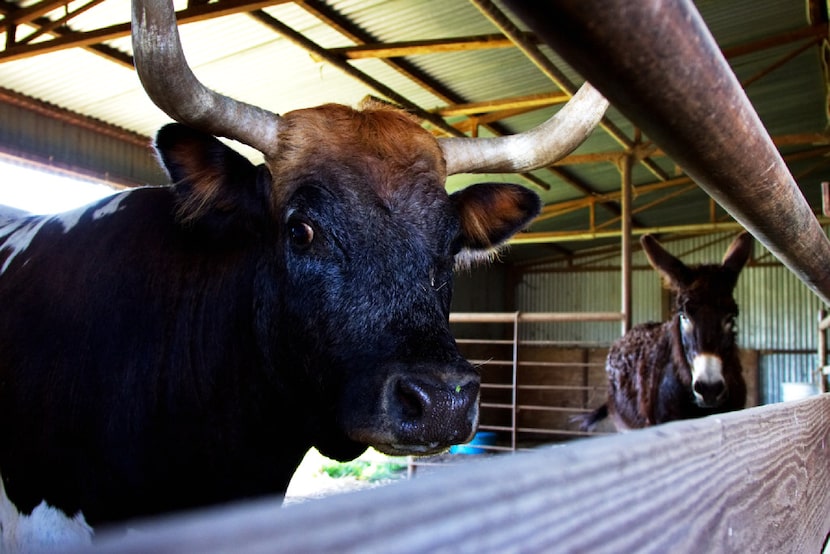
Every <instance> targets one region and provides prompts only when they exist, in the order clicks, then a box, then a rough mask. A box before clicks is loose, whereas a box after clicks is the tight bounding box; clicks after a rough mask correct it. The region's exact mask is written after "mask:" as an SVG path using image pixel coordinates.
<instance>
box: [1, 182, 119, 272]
mask: <svg viewBox="0 0 830 554" xmlns="http://www.w3.org/2000/svg"><path fill="white" fill-rule="evenodd" d="M129 194H130V193H129V191H128V192H122V193H120V194H115V195H113V196H109V197H107V198H104V199H103V200H101V201H99V202H98V203H97V204H94V205H92V206H82V207H80V208H77V209H74V210H70V211H68V212H64V213H61V214H56V215H36V216H27V217H23V218H22V219H11V220H9V221H5V222H2V220H0V243H1V244H0V253H6V252H9V255H8V257H7V258H6V260H5V261H4V262H3V266H2V267H0V275H2V274H3V273H4V272H5V271H6V269H8V267H9V266H10V265H11V263H12V261H14V259H15V258H16V257H17V256H18V255H19V254H20V253H21V252H23V251H25V250H26V249H27V248H28V247H29V245H30V244H31V243H32V240H34V238H35V236H37V234H38V233H39V232H40V230H41V229H42V228H43V226H44V225H46V224H47V223H59V224H60V226H61V228H62V230H63V233H64V234H66V233H68V232H69V231H71V230H72V229H73V228H75V226H76V225H77V224H78V222H79V221H80V220H81V218H82V217H83V216H84V214H86V213H87V212H88V211H89V210H93V209H94V211H93V212H92V219H93V220H98V219H102V218H104V217H107V216H109V215H112V214H114V213H116V212H118V211H119V210H121V209H123V206H122V205H121V203H122V202H123V201H124V199H125V198H126V197H127V195H129ZM18 213H21V214H24V215H25V213H24V212H18Z"/></svg>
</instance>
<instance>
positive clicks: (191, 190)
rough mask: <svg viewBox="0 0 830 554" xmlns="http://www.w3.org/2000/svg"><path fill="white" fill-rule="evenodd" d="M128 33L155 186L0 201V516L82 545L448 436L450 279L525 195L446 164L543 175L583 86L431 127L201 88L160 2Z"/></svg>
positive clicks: (509, 220) (502, 232)
mask: <svg viewBox="0 0 830 554" xmlns="http://www.w3.org/2000/svg"><path fill="white" fill-rule="evenodd" d="M133 33H134V34H133V39H134V52H135V60H136V69H137V70H138V72H139V76H140V77H141V80H142V83H143V85H144V87H145V89H146V90H147V92H148V94H149V95H150V97H151V98H152V99H153V100H154V101H155V102H156V103H157V104H158V105H159V106H160V107H162V108H163V109H164V110H165V111H166V112H167V113H168V115H170V116H171V117H173V118H174V119H176V120H177V121H179V122H180V123H183V124H186V125H187V126H185V125H179V124H172V125H169V126H167V127H165V128H163V129H162V130H161V131H160V133H159V135H158V137H157V140H156V148H157V151H158V153H159V157H160V159H161V161H162V163H163V165H164V166H165V168H166V169H167V171H168V173H169V175H170V177H171V180H172V182H173V185H172V186H170V187H161V188H144V189H138V190H134V191H129V192H125V193H121V194H119V195H117V196H114V197H112V198H110V199H105V200H102V201H100V202H98V203H96V204H95V205H92V206H90V207H87V208H85V209H81V210H77V211H75V212H71V213H68V214H62V215H59V216H51V217H49V216H44V217H3V216H2V215H0V241H2V242H0V306H2V310H0V436H2V437H3V440H2V441H0V474H2V484H3V485H4V489H5V490H3V489H0V512H3V513H6V514H8V513H11V512H14V514H19V513H22V514H28V513H29V512H31V511H32V510H33V509H35V512H33V514H34V513H39V512H38V510H40V509H41V507H42V506H51V507H56V508H58V509H59V510H61V511H62V512H64V513H65V514H66V515H69V516H78V517H76V518H75V519H76V521H75V523H76V524H77V523H79V522H78V521H77V520H79V518H80V523H79V525H76V526H75V527H79V528H80V531H79V532H78V534H80V535H84V534H88V530H89V528H88V527H87V526H86V523H85V522H88V523H90V524H92V525H97V524H99V523H106V522H113V521H121V520H125V519H128V518H133V517H136V516H142V515H149V514H157V513H162V512H168V511H172V510H180V509H186V508H190V507H196V506H204V505H209V504H215V503H220V502H225V501H230V500H237V499H241V498H247V497H254V496H259V495H263V494H272V493H279V492H283V491H284V490H285V488H286V486H287V483H288V481H289V479H290V477H291V474H292V473H293V471H294V469H295V468H296V466H297V464H298V463H299V461H300V459H301V458H302V456H303V454H304V453H305V452H306V451H307V449H308V448H309V447H311V446H316V447H318V448H319V449H320V450H321V451H322V452H323V453H324V454H326V455H329V456H332V457H334V458H337V459H349V458H352V457H354V456H356V455H358V454H359V453H360V452H362V451H363V450H364V449H365V448H366V446H367V445H371V446H374V447H376V448H378V449H380V450H381V451H384V452H387V453H392V454H427V453H432V452H438V451H440V450H442V449H444V448H446V447H447V446H449V445H451V444H454V443H459V442H464V441H466V440H468V439H469V438H470V437H471V436H472V434H473V433H474V432H475V428H476V425H477V418H478V407H477V401H478V391H479V377H478V374H477V372H476V370H475V369H474V368H473V367H471V366H470V364H469V363H468V362H466V361H465V360H464V359H463V358H462V357H461V356H460V355H459V353H458V351H457V348H456V345H455V341H454V340H453V338H452V336H451V335H450V333H449V328H448V313H449V307H450V300H451V294H452V282H451V281H452V271H453V268H454V267H455V266H457V265H458V264H459V263H460V264H462V265H464V264H469V263H471V262H475V261H477V260H487V259H489V257H490V256H491V255H492V253H493V251H494V250H495V249H496V248H498V247H499V246H500V245H501V244H503V243H504V242H505V241H506V240H507V239H508V238H509V237H510V236H511V235H513V234H514V233H515V232H517V231H519V230H521V229H522V228H524V227H525V226H526V225H527V224H528V223H529V222H530V221H531V219H532V218H533V217H534V216H535V215H536V214H537V213H538V211H539V207H540V206H539V200H538V197H537V196H536V195H535V194H533V193H531V192H529V191H527V190H526V189H524V188H522V187H520V186H517V185H506V184H494V183H485V184H480V185H475V186H472V187H468V188H467V189H464V190H462V191H460V192H457V193H455V194H452V195H448V194H447V193H446V192H445V189H444V186H445V180H446V177H447V175H449V174H454V173H463V172H514V171H515V172H523V171H530V170H532V169H534V168H538V167H542V166H546V165H549V164H551V163H553V162H554V161H555V160H557V159H559V158H561V157H563V156H564V155H566V154H567V153H569V152H570V151H571V150H572V149H573V148H575V147H576V146H577V145H578V144H580V143H581V142H582V140H584V138H585V137H586V136H587V135H588V133H590V131H591V129H592V128H593V127H594V126H595V125H596V123H597V122H598V121H599V119H600V118H601V117H602V114H603V113H604V111H605V108H606V107H607V102H606V101H605V99H604V98H602V96H600V95H599V94H597V93H596V92H595V91H594V90H593V89H592V88H591V87H590V86H589V85H587V84H586V85H585V86H584V87H583V89H582V90H581V91H580V92H579V93H577V94H576V95H575V96H574V98H573V100H572V101H571V102H569V104H568V105H567V106H565V107H563V108H562V109H561V110H560V111H559V112H558V113H557V114H556V115H555V116H554V117H553V118H551V119H550V120H548V121H547V122H545V123H543V124H542V125H540V126H539V127H538V128H536V129H532V130H530V131H528V132H526V133H522V134H521V135H517V136H514V137H501V138H498V139H465V138H458V139H456V138H452V139H438V140H436V139H435V137H433V136H432V135H431V134H430V133H429V132H427V131H426V130H424V129H423V128H422V127H421V126H420V125H419V124H418V123H417V122H416V121H414V120H413V119H411V118H410V117H408V116H407V115H406V114H404V113H403V112H401V111H398V110H394V109H390V108H388V107H386V106H379V107H378V106H368V107H365V108H364V109H362V110H360V111H357V110H352V109H351V108H347V107H344V106H339V105H324V106H320V107H318V108H313V109H307V110H297V111H295V112H290V113H288V114H285V115H283V116H280V115H277V114H273V113H270V112H267V111H266V110H262V109H260V108H256V107H253V106H249V105H247V104H244V103H241V102H237V101H234V100H231V99H229V98H226V97H223V96H221V95H218V94H216V93H215V92H213V91H210V90H208V89H206V88H204V87H203V85H201V83H199V82H198V81H197V80H196V79H195V77H194V76H193V74H192V73H191V72H190V70H189V68H188V67H187V64H186V62H185V61H184V57H183V54H182V53H181V46H180V44H179V42H178V35H177V32H176V25H175V16H174V14H173V12H172V4H171V3H170V2H169V1H168V0H135V1H134V4H133ZM195 129H199V130H195ZM213 135H218V136H225V137H229V138H234V139H236V140H240V141H242V142H244V143H245V144H247V145H249V146H253V147H254V148H257V149H258V150H260V151H261V152H262V153H263V154H264V155H265V164H264V165H262V166H258V167H255V166H254V165H252V164H251V163H250V162H248V161H247V160H246V159H244V158H243V157H242V156H240V155H239V154H237V153H235V152H234V151H233V150H231V149H229V148H228V147H226V146H224V145H223V144H222V143H221V142H220V141H218V140H217V139H216V138H214V136H213ZM9 503H10V505H11V508H9ZM18 511H19V512H18ZM80 516H83V517H80ZM4 517H5V516H4ZM84 518H85V521H84ZM0 525H2V526H4V527H3V529H4V531H3V533H4V536H6V535H9V534H13V533H7V530H8V529H10V527H11V525H12V522H11V521H9V520H6V521H0ZM76 530H77V529H76ZM87 538H88V537H87ZM21 540H22V539H18V542H20V541H21ZM36 540H40V539H36ZM21 544H22V543H21ZM36 544H37V543H36ZM39 544H41V545H42V544H43V543H39ZM18 546H19V545H18Z"/></svg>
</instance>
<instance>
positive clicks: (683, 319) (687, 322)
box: [679, 312, 692, 330]
mask: <svg viewBox="0 0 830 554" xmlns="http://www.w3.org/2000/svg"><path fill="white" fill-rule="evenodd" d="M679 315H680V327H682V328H683V329H684V330H686V329H689V328H691V326H692V320H691V319H689V316H687V315H686V314H685V313H683V312H680V314H679Z"/></svg>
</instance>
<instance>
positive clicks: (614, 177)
mask: <svg viewBox="0 0 830 554" xmlns="http://www.w3.org/2000/svg"><path fill="white" fill-rule="evenodd" d="M35 4H37V0H25V1H20V2H17V3H16V5H17V6H20V7H25V6H32V5H35ZM83 4H84V2H81V1H73V2H70V3H68V4H67V6H66V7H59V8H56V9H53V10H52V11H51V12H50V13H48V14H47V15H46V17H47V18H49V19H51V20H57V19H58V18H60V17H62V16H64V15H65V14H66V13H67V11H69V12H71V11H73V10H75V9H78V8H80V7H81V6H82V5H83ZM219 4H221V1H220V2H219ZM10 5H15V3H12V4H10ZM214 5H216V3H214ZM175 6H176V7H177V9H179V10H183V9H185V8H186V6H187V2H186V1H185V0H176V2H175ZM697 6H698V7H699V9H700V11H701V14H702V16H703V17H704V19H705V20H706V22H707V24H708V25H709V27H710V28H711V30H712V32H713V34H714V36H715V38H716V39H717V40H718V42H719V44H720V45H721V46H722V47H724V48H726V49H727V52H728V51H729V49H731V48H733V47H738V46H743V47H745V46H747V45H750V46H751V45H752V44H753V43H755V42H756V41H759V40H761V39H764V40H767V41H769V43H768V44H765V45H763V47H762V46H758V45H756V48H750V52H749V53H744V54H741V55H734V56H731V57H730V58H729V61H730V63H731V64H732V66H733V68H734V69H735V71H736V73H737V75H738V76H739V78H741V79H748V78H751V77H753V76H757V75H759V74H760V72H762V71H766V70H769V69H770V68H771V66H772V65H773V64H775V63H777V62H779V61H780V60H783V59H785V58H786V57H787V56H789V55H790V54H791V53H792V52H793V51H794V50H795V49H797V48H799V47H800V46H801V45H802V44H805V43H806V41H807V40H808V38H803V39H799V40H795V41H792V40H784V38H782V37H784V34H785V33H790V32H799V31H804V30H805V29H808V28H809V27H810V25H811V22H810V21H808V15H807V10H806V9H805V3H804V2H793V1H791V0H717V1H714V0H701V1H699V2H697ZM263 11H264V12H265V13H266V14H268V15H269V16H271V17H273V18H275V19H277V20H279V21H280V22H281V23H282V24H284V25H286V26H287V27H289V28H291V29H293V30H294V31H296V32H298V33H301V34H302V35H304V36H305V37H306V38H307V39H309V40H311V41H313V42H314V43H316V44H318V45H319V46H320V47H322V48H338V47H347V46H351V45H354V44H355V40H353V39H352V38H350V37H349V36H347V35H346V34H344V33H343V32H341V31H340V30H338V29H337V28H336V27H332V26H330V25H329V24H328V23H327V22H326V21H325V20H324V19H325V18H321V17H318V15H316V12H321V13H324V14H325V15H326V16H331V17H333V18H335V19H337V20H339V21H341V22H343V23H344V24H346V25H347V26H350V27H351V28H352V29H351V30H352V31H353V32H354V33H356V34H358V35H362V36H363V37H364V38H366V40H367V41H369V42H371V43H378V44H385V43H400V42H402V41H412V40H435V39H447V38H459V37H471V36H476V35H483V34H495V35H497V34H499V31H498V29H497V27H496V26H495V25H494V24H493V23H492V22H491V21H490V20H488V19H487V17H485V16H484V15H483V14H482V13H481V12H479V10H478V9H477V8H476V7H475V6H474V5H473V4H471V3H470V2H468V1H466V0H394V1H371V0H370V1H367V0H344V1H329V2H319V1H315V2H303V3H293V2H287V3H281V2H275V4H274V5H272V6H269V7H267V8H265V9H264V10H263ZM506 15H507V16H508V17H509V18H510V19H511V21H512V22H513V23H514V24H515V25H516V26H518V27H519V28H524V25H523V24H522V23H521V21H520V20H518V19H517V18H515V17H511V16H510V14H509V12H506ZM129 17H130V2H129V0H104V1H103V2H101V3H100V4H98V5H96V6H94V7H93V8H91V9H89V10H88V11H86V12H84V13H83V14H81V15H78V16H76V17H73V18H72V19H71V20H70V21H69V22H68V24H67V26H66V28H65V29H64V31H66V30H71V31H73V32H83V31H93V30H96V29H101V28H104V27H107V26H110V25H115V24H123V23H125V22H127V21H128V20H129ZM825 25H826V22H825ZM34 28H35V26H33V25H29V24H21V25H20V26H19V28H18V32H17V35H16V36H17V38H18V39H21V38H22V37H24V36H26V35H27V34H29V33H30V32H32V31H33V30H34ZM825 29H826V27H825ZM5 30H6V27H5V26H3V27H2V31H3V32H2V33H0V43H2V44H5V43H6V36H5ZM180 32H181V36H182V43H183V46H184V49H185V53H186V55H187V58H188V60H189V62H190V64H191V65H192V66H193V69H194V72H195V73H196V75H197V76H198V77H199V78H200V79H201V80H202V81H203V82H204V83H205V84H206V85H208V86H209V87H211V88H214V89H216V90H218V91H220V92H222V93H224V94H227V95H230V96H233V97H235V98H239V99H241V100H244V101H246V102H249V103H252V104H256V105H259V106H262V107H264V108H267V109H269V110H272V111H275V112H278V113H285V112H287V111H290V110H293V109H297V108H303V107H308V106H312V105H317V104H321V103H325V102H341V103H345V104H352V105H353V104H356V103H358V102H359V101H360V100H361V99H362V98H363V97H364V96H366V95H367V94H377V92H376V91H373V90H372V89H371V88H370V87H368V86H366V85H365V84H363V83H360V82H358V81H356V80H354V79H352V78H351V77H347V76H345V75H344V74H343V73H342V72H341V71H340V70H338V69H336V68H334V67H332V66H331V65H329V64H327V63H324V62H321V61H319V60H317V59H315V58H314V57H313V56H311V55H310V54H309V53H308V52H306V51H304V50H302V49H301V48H299V47H297V46H296V45H294V44H292V43H290V42H289V41H288V40H286V39H284V38H282V37H281V36H280V35H278V34H277V33H276V32H275V31H274V30H272V29H271V28H269V27H267V26H266V25H263V24H262V23H261V22H259V21H257V20H255V19H254V18H253V17H250V16H249V15H247V14H245V13H237V14H234V15H226V16H223V17H219V18H214V19H208V20H203V21H198V22H193V23H187V24H183V25H181V26H180ZM50 38H51V37H50V36H48V34H47V35H44V36H42V37H40V38H38V39H36V41H35V42H41V43H45V42H46V41H47V40H49V39H50ZM104 44H105V45H106V46H109V47H111V48H113V49H114V50H115V51H117V52H121V53H123V54H125V55H131V53H132V50H131V45H130V38H129V36H126V35H123V36H120V37H118V38H114V39H111V40H107V41H106V42H105V43H104ZM541 50H542V52H544V53H545V54H546V56H547V58H548V60H549V61H550V62H551V63H553V64H554V65H555V66H556V67H557V68H558V69H559V70H560V71H561V72H562V73H563V74H564V75H565V76H566V77H567V78H568V79H570V80H572V81H574V82H575V83H579V82H581V78H580V77H579V75H578V74H576V73H575V72H574V71H573V69H571V68H570V67H569V66H568V65H567V64H565V63H564V62H563V61H562V60H561V59H560V58H559V57H558V56H557V55H556V54H555V53H553V52H552V51H551V50H550V49H548V48H547V47H541ZM3 54H4V52H3V51H2V50H0V86H2V87H5V88H7V89H10V90H12V91H15V92H17V93H20V94H23V95H26V96H28V97H31V98H35V99H38V100H43V101H46V102H49V103H51V104H54V105H55V106H59V107H61V108H65V109H67V110H70V111H72V112H76V113H78V114H82V115H84V116H89V117H93V118H96V119H98V120H101V121H105V122H108V123H111V124H113V125H115V126H118V127H121V128H123V129H127V130H130V131H134V132H136V133H139V134H141V135H144V136H147V137H150V136H152V135H153V134H154V133H155V131H156V129H157V128H158V127H159V126H161V125H162V124H163V123H165V122H167V121H169V119H168V118H167V116H165V115H164V114H162V113H161V112H160V111H159V110H158V108H156V107H155V106H154V105H153V104H152V103H151V102H150V101H149V100H148V98H147V96H146V94H145V93H144V92H143V90H142V89H141V87H140V83H139V81H138V79H137V78H136V75H135V73H134V72H133V71H132V70H131V69H130V68H128V67H125V66H124V65H122V64H120V63H114V62H113V61H112V60H111V59H108V58H106V57H104V56H102V55H101V54H100V53H95V52H93V51H91V50H90V49H88V48H80V47H78V48H71V49H65V50H60V51H56V52H50V53H43V54H39V55H33V56H29V57H25V58H23V59H19V60H15V61H9V60H4V58H3ZM391 61H392V62H400V61H403V62H405V63H406V64H408V66H409V67H410V68H413V69H414V70H415V71H417V72H419V73H420V74H421V76H422V77H426V78H427V79H428V80H429V81H431V82H432V83H434V84H435V85H436V87H437V88H439V89H441V90H440V91H439V90H429V89H428V88H424V87H423V86H422V85H421V84H419V82H418V81H417V80H415V79H413V78H411V77H409V76H407V75H404V74H403V73H402V72H401V71H400V70H399V69H395V68H393V67H391V66H390V63H389V61H388V60H383V59H367V60H355V61H352V62H350V63H351V64H352V65H353V66H354V67H357V68H358V69H360V70H362V71H365V72H366V73H367V74H368V75H370V76H371V77H373V78H375V79H377V80H379V81H381V82H383V83H384V84H386V85H387V86H389V87H391V88H392V89H393V90H395V91H397V92H399V93H400V94H401V95H403V96H404V97H406V98H407V99H409V100H410V101H412V102H413V103H414V104H416V105H418V106H420V107H421V108H423V109H426V110H430V109H433V108H437V107H440V106H443V105H446V104H448V103H449V104H453V103H467V102H483V101H495V100H500V99H505V98H514V97H521V96H526V95H530V94H536V93H546V92H555V91H557V90H558V89H557V87H556V86H555V85H554V84H553V83H552V82H551V81H550V79H548V77H546V76H545V75H544V74H543V73H542V72H541V71H539V69H538V68H537V67H536V66H535V65H534V64H533V63H532V62H531V61H530V60H529V59H528V58H527V57H526V56H525V55H523V54H522V53H521V52H520V51H519V50H518V49H516V48H496V49H478V50H473V51H464V52H452V53H428V54H418V55H412V56H408V57H406V58H404V59H403V60H391ZM654 86H655V87H659V86H660V83H659V82H657V83H654ZM442 91H443V93H445V94H446V96H449V98H443V97H442V96H443V94H442ZM747 93H748V95H749V98H750V99H751V100H752V102H753V103H754V105H755V107H756V109H757V110H758V112H759V114H760V116H761V118H762V120H763V122H764V124H765V125H766V126H767V128H768V130H769V131H770V133H771V134H772V135H773V136H778V135H784V134H796V133H801V134H803V133H816V132H823V131H824V130H825V128H826V125H827V116H826V101H827V89H826V82H825V76H824V73H823V67H822V64H821V60H820V50H819V47H818V46H811V47H809V48H808V49H807V50H806V51H804V52H803V53H801V54H800V55H798V56H796V57H795V58H794V59H792V60H789V61H786V63H783V65H781V66H780V67H777V68H775V69H773V70H771V71H769V73H768V74H766V75H764V76H763V77H761V78H760V79H758V80H757V81H756V82H754V83H752V84H751V85H750V86H749V87H748V88H747ZM558 109H559V106H556V107H549V108H545V109H539V110H535V111H531V112H528V113H526V114H523V115H518V116H514V117H510V118H507V119H504V120H503V121H500V122H499V124H500V125H501V126H502V127H503V129H504V130H505V131H508V132H516V131H521V130H524V129H527V128H530V127H532V126H533V125H536V124H538V123H539V122H541V121H543V120H544V119H545V118H546V117H548V116H550V115H551V114H553V113H555V111H556V110H558ZM608 117H609V119H610V120H611V121H612V122H613V123H614V124H615V125H616V126H617V127H619V128H620V129H621V130H622V132H623V133H624V134H625V135H626V137H627V138H628V139H629V140H634V139H635V137H636V130H635V129H634V128H633V126H632V125H631V123H630V122H628V121H627V120H626V119H625V118H623V117H622V116H621V115H620V114H619V112H617V111H616V110H615V109H614V108H613V107H612V109H611V110H610V111H609V114H608ZM457 119H458V118H456V120H457ZM462 119H463V118H462ZM2 124H3V123H0V125H2ZM482 133H483V134H486V133H487V131H484V130H483V131H482ZM642 138H643V140H644V141H647V140H648V137H642ZM2 147H3V145H2V144H0V148H2ZM811 148H813V145H811V144H809V143H805V142H804V141H802V142H799V143H797V144H796V145H795V146H787V147H782V149H783V150H784V151H785V152H786V153H791V152H793V151H805V150H809V149H811ZM608 152H616V153H621V152H622V147H621V146H620V144H619V142H618V141H616V140H615V139H614V138H612V137H611V136H610V135H609V134H608V133H607V132H605V131H602V130H598V131H596V132H595V133H594V134H593V135H592V136H591V137H590V138H589V140H588V141H587V142H586V143H585V144H584V145H583V146H581V147H580V148H579V149H578V150H577V151H576V154H592V153H608ZM246 153H248V154H249V155H251V156H254V157H255V155H254V154H253V153H251V152H250V151H246ZM654 162H655V163H656V165H657V166H659V167H660V170H661V171H662V173H663V176H662V177H661V176H658V175H656V174H655V172H653V171H649V170H647V169H645V168H644V167H643V166H642V165H638V166H636V167H635V168H634V170H633V179H634V183H635V185H643V184H646V183H654V182H657V181H660V180H662V179H664V178H671V177H674V176H676V175H677V173H676V171H675V170H676V168H675V165H674V163H673V162H672V160H670V159H668V158H665V157H655V158H654ZM791 167H793V172H794V173H795V174H796V177H797V178H798V179H799V182H800V184H801V185H802V188H803V189H804V191H805V196H806V197H807V198H808V200H809V201H810V202H811V203H812V204H813V205H814V206H815V208H816V209H818V202H819V198H818V191H817V184H818V183H819V182H820V181H822V180H830V164H823V163H822V158H821V157H820V156H818V155H815V156H811V157H809V158H807V159H805V160H800V161H793V162H792V165H791ZM561 170H562V171H564V174H562V173H554V172H550V171H547V170H542V171H537V172H534V175H535V176H536V178H537V179H540V180H541V181H543V182H545V183H547V184H548V185H549V186H550V189H549V190H541V189H538V191H539V192H540V194H541V196H542V198H543V201H544V202H545V203H546V204H555V203H558V202H562V201H565V200H571V199H574V198H580V197H586V195H587V196H588V197H590V195H591V191H592V192H594V193H606V192H612V191H617V190H619V188H620V173H619V171H618V170H617V168H616V167H615V166H614V165H613V164H612V163H610V162H609V161H600V162H596V163H579V164H573V165H569V166H566V167H563V168H561ZM482 180H510V181H515V182H525V181H524V180H523V179H522V178H520V177H518V176H509V177H504V176H500V175H499V176H495V175H494V176H477V177H470V176H459V177H456V178H453V179H452V181H451V183H450V188H451V189H452V190H455V189H456V188H458V187H460V186H465V185H466V184H468V183H469V182H473V181H482ZM569 181H576V182H578V186H573V185H572V184H569ZM529 186H533V185H529ZM580 188H581V189H582V190H580ZM586 190H587V191H589V192H587V193H586V192H585V191H586ZM668 194H669V192H664V193H660V194H659V195H657V196H658V197H659V196H661V195H662V196H666V195H668ZM654 198H655V195H637V196H635V200H634V208H635V209H638V208H642V207H644V206H646V205H648V204H649V203H651V202H653V200H654ZM613 205H617V203H616V201H612V209H610V210H609V209H604V208H601V207H598V208H597V210H596V213H595V218H596V219H595V222H596V223H597V224H602V223H604V222H606V221H608V220H609V219H612V218H613V217H615V214H614V209H613ZM709 205H710V204H709V201H708V197H707V196H706V195H705V194H703V193H702V192H699V191H695V192H693V193H688V194H685V195H682V196H679V197H677V198H675V199H672V200H670V201H666V202H664V203H662V204H660V205H657V206H654V207H651V208H649V209H647V210H645V211H642V212H637V213H636V214H635V220H636V223H637V224H638V225H641V226H654V225H669V224H677V223H698V222H702V221H707V220H708V217H709ZM719 214H721V215H722V212H719ZM614 226H618V224H617V223H614V224H613V225H612V227H614ZM588 228H589V219H588V210H587V209H583V210H577V211H573V212H571V213H569V214H567V215H562V216H558V217H556V218H554V219H551V220H547V221H544V222H540V223H539V224H537V225H536V226H534V230H549V229H556V230H561V229H573V230H587V229H588ZM603 242H606V243H607V242H608V241H593V242H590V243H589V242H586V241H579V242H563V243H561V247H564V248H566V249H568V250H575V249H580V248H583V247H585V246H587V245H589V244H602V243H603ZM538 252H539V250H538V249H535V248H529V247H522V248H517V249H514V252H513V254H512V255H513V256H515V259H516V260H526V259H528V258H532V257H534V256H536V255H538Z"/></svg>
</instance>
